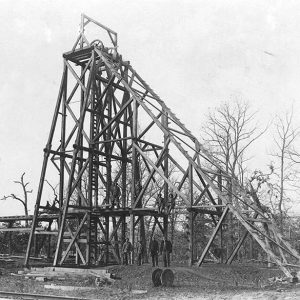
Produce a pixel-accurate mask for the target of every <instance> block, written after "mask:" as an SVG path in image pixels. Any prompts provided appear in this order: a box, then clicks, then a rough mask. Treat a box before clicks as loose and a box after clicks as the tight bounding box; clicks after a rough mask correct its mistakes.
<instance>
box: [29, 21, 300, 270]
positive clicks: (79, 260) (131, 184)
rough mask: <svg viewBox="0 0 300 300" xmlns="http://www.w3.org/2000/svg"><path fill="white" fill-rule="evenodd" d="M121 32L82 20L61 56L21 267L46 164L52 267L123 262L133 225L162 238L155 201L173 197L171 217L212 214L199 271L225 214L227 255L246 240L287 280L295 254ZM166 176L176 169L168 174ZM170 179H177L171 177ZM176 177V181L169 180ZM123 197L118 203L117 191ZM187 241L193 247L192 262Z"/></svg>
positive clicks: (162, 219)
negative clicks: (53, 224)
mask: <svg viewBox="0 0 300 300" xmlns="http://www.w3.org/2000/svg"><path fill="white" fill-rule="evenodd" d="M90 25H93V26H96V27H98V28H99V29H101V30H102V31H103V32H104V33H106V34H107V36H108V41H109V43H110V44H105V43H104V42H103V41H102V40H99V39H94V40H89V39H88V38H87V35H86V32H87V30H88V27H89V26H90ZM117 46H118V45H117V34H116V33H115V32H114V31H112V30H111V29H109V28H107V27H106V26H103V25H102V24H100V23H98V22H96V21H95V20H93V19H91V18H89V17H87V16H85V15H82V22H81V30H80V34H79V36H78V38H77V40H76V42H75V44H74V46H73V48H72V50H71V51H69V52H67V53H64V55H63V61H64V69H63V75H62V79H61V85H60V89H59V94H58V98H57V104H56V107H55V112H54V116H53V120H52V125H51V129H50V133H49V137H48V142H47V144H46V147H45V149H44V162H43V166H42V171H41V179H40V184H39V190H38V195H37V201H36V207H35V213H34V217H33V225H32V230H31V234H30V238H29V243H28V249H27V255H26V261H25V264H28V262H29V255H30V251H31V246H32V241H33V237H34V234H35V233H36V231H35V227H36V226H37V222H38V216H39V214H40V213H41V210H42V209H43V205H42V204H41V202H42V195H43V187H44V181H45V178H46V173H47V169H48V168H49V166H48V162H51V163H52V165H53V166H54V168H55V169H56V170H57V173H58V176H57V177H58V181H59V197H58V198H59V212H58V232H57V241H56V250H55V255H54V259H53V265H62V264H64V263H66V261H67V258H68V254H69V253H70V251H72V250H74V251H75V252H76V261H75V263H76V264H81V265H93V264H95V263H96V262H99V261H100V260H101V259H104V261H105V262H106V263H108V261H109V253H110V252H111V253H112V255H113V257H114V259H115V260H117V261H119V262H120V245H121V243H122V240H123V239H124V237H125V236H128V237H129V238H130V240H131V242H132V243H134V240H135V235H136V233H137V232H136V228H137V227H138V226H139V233H138V234H139V235H140V239H141V240H142V242H143V243H144V244H145V243H146V240H145V229H144V221H145V217H146V216H152V218H153V219H154V223H153V228H152V233H153V231H154V228H155V226H156V225H157V226H158V227H159V228H160V230H161V231H162V233H163V235H164V236H165V237H167V235H168V220H169V215H170V213H161V212H158V211H157V209H156V207H155V199H156V197H157V194H158V192H162V194H163V197H164V198H165V199H167V198H168V195H169V193H170V192H172V193H174V195H175V208H174V209H175V210H176V209H177V210H182V209H184V210H186V212H187V214H189V215H190V230H191V232H192V233H193V226H194V224H193V220H194V218H195V216H196V215H197V214H206V215H209V216H210V217H211V219H212V220H213V222H214V224H215V229H214V231H213V233H212V234H211V236H210V238H209V240H208V243H207V246H206V247H205V248H204V249H203V252H202V255H201V256H200V258H199V259H198V262H197V264H198V265H201V264H202V263H203V261H204V258H205V256H206V255H207V253H208V251H209V248H210V247H211V245H212V242H213V241H214V239H215V238H216V236H217V234H218V232H219V231H220V229H221V228H222V224H223V223H224V220H225V219H226V217H227V216H228V214H231V215H232V216H233V217H234V218H235V219H236V220H238V221H239V222H240V223H241V224H242V225H243V226H244V228H245V234H244V235H243V236H242V237H241V238H240V240H239V241H238V242H237V244H236V245H235V247H234V248H233V250H232V253H231V255H230V256H229V257H228V259H227V262H228V263H231V261H232V260H233V258H234V256H235V255H236V253H237V252H238V250H239V248H240V246H241V245H242V243H243V242H244V240H245V239H246V237H247V235H251V236H252V238H253V239H255V240H256V241H257V243H258V244H259V245H260V246H261V247H262V248H263V249H264V250H265V251H266V253H267V255H268V257H269V258H270V260H271V261H273V262H274V263H276V264H277V265H278V266H279V267H280V268H281V269H282V271H283V272H284V273H285V274H286V275H290V270H289V268H288V267H289V265H291V263H289V260H290V259H292V263H293V264H295V263H296V262H298V259H299V256H298V254H297V252H296V251H295V250H293V249H292V247H291V246H290V245H289V244H288V243H287V242H286V241H285V240H284V239H283V237H282V236H281V235H280V234H279V233H278V230H277V229H276V226H275V224H274V222H273V221H272V220H271V218H270V216H269V215H268V214H267V213H266V212H264V211H263V210H262V209H261V207H259V205H257V201H255V199H253V197H255V195H251V194H249V193H246V191H245V189H244V188H243V187H242V186H241V185H240V184H239V182H238V180H237V179H236V178H233V177H232V176H230V175H229V174H228V173H227V172H226V171H224V170H223V169H222V167H221V166H220V165H219V164H218V163H217V162H216V160H215V159H214V158H213V156H212V155H211V154H210V152H209V151H207V150H206V149H205V148H204V147H203V145H202V144H201V143H200V142H199V141H198V139H197V138H196V137H195V136H194V135H193V134H192V132H191V131H190V130H188V129H187V128H186V127H185V125H184V124H183V123H182V122H181V121H180V120H179V119H178V118H177V116H176V115H175V114H174V113H173V112H172V110H171V109H170V108H169V106H168V105H167V104H166V102H164V101H163V100H162V99H161V98H160V97H159V96H158V95H157V94H156V93H155V92H154V91H153V90H152V89H151V88H150V86H149V85H148V84H147V83H146V82H145V81H144V80H143V79H142V77H141V76H140V75H139V74H138V73H137V71H136V70H134V69H133V67H132V66H131V64H130V63H129V62H128V61H124V60H123V59H122V56H121V55H120V54H119V53H118V51H117ZM171 169H172V170H171ZM174 174H176V176H175V175H174ZM175 177H176V179H174V178H175ZM117 184H118V186H119V195H118V197H116V194H115V193H116V189H117V187H116V185H117ZM192 236H193V234H191V238H190V240H189V249H190V254H189V255H190V263H192V262H193V249H194V245H193V238H192Z"/></svg>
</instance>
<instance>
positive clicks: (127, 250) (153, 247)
mask: <svg viewBox="0 0 300 300" xmlns="http://www.w3.org/2000/svg"><path fill="white" fill-rule="evenodd" d="M132 250H133V246H132V244H131V243H130V241H129V239H128V238H126V239H125V242H124V244H123V246H122V258H123V264H124V265H128V264H132ZM149 251H150V255H151V258H152V266H153V267H157V266H158V255H159V253H160V254H161V255H162V258H163V264H164V267H169V266H170V254H171V253H172V243H171V242H170V241H169V240H167V239H165V238H164V239H163V240H162V241H161V243H160V247H159V243H158V241H157V240H156V239H155V237H154V238H153V239H152V240H151V241H150V245H149ZM136 254H137V265H138V266H140V265H141V264H143V257H144V254H145V249H144V246H143V244H142V242H141V241H138V242H137V246H136Z"/></svg>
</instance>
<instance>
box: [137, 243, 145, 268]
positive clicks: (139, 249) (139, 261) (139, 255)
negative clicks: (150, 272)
mask: <svg viewBox="0 0 300 300" xmlns="http://www.w3.org/2000/svg"><path fill="white" fill-rule="evenodd" d="M136 253H137V264H138V266H140V265H141V264H143V256H144V247H143V244H142V241H138V244H137V249H136Z"/></svg>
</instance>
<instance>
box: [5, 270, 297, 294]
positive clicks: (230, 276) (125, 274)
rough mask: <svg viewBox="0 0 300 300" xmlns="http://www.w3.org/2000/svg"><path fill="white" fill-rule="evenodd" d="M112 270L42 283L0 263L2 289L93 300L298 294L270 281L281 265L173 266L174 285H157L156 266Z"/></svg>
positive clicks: (288, 285) (293, 287)
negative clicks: (100, 279) (98, 276)
mask: <svg viewBox="0 0 300 300" xmlns="http://www.w3.org/2000/svg"><path fill="white" fill-rule="evenodd" d="M108 269H109V272H110V273H113V274H115V276H117V277H118V278H119V279H116V280H112V282H107V283H104V284H103V285H101V286H100V287H96V286H95V277H94V276H84V277H83V276H80V275H76V276H75V277H74V276H73V275H72V276H66V277H65V278H63V280H58V279H52V280H51V281H48V282H38V281H36V280H34V279H25V277H24V275H18V274H17V273H18V270H22V268H21V266H15V267H8V266H2V268H1V270H2V275H1V276H0V286H1V288H0V290H1V291H10V292H23V293H39V294H48V295H65V296H73V297H75V296H76V297H82V298H85V299H86V298H89V299H159V300H163V299H209V300H214V299H216V300H220V299H224V300H225V299H228V300H229V299H233V300H238V299H246V300H248V299H249V300H250V299H261V300H265V299H266V300H269V299H270V300H275V299H292V300H296V299H300V284H292V283H290V282H288V281H283V282H278V280H277V281H276V282H272V281H271V280H270V278H275V277H277V278H283V277H284V276H283V274H282V273H281V272H280V271H278V270H277V269H268V268H264V267H262V266H253V265H247V264H243V265H241V264H239V265H231V266H227V265H222V264H204V265H203V266H202V267H201V268H198V267H187V266H185V265H173V266H171V268H170V269H171V270H172V271H173V272H174V274H175V279H174V285H173V286H172V287H154V286H153V283H152V280H151V275H152V272H153V270H155V268H152V267H151V265H150V264H144V265H142V266H140V267H139V266H136V265H130V266H111V267H109V268H108ZM49 284H55V285H56V286H57V285H60V286H73V287H74V286H75V287H84V288H85V290H77V291H62V290H51V289H45V287H44V286H45V285H49Z"/></svg>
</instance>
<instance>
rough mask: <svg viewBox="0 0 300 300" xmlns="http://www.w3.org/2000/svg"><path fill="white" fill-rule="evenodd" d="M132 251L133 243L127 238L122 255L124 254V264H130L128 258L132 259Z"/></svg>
mask: <svg viewBox="0 0 300 300" xmlns="http://www.w3.org/2000/svg"><path fill="white" fill-rule="evenodd" d="M130 252H131V243H130V242H129V239H128V238H126V239H125V242H124V244H123V247H122V255H123V265H128V260H129V259H130Z"/></svg>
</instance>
